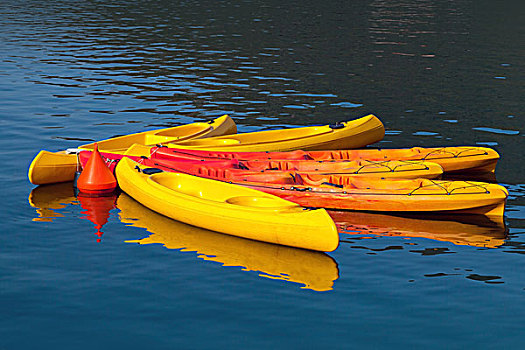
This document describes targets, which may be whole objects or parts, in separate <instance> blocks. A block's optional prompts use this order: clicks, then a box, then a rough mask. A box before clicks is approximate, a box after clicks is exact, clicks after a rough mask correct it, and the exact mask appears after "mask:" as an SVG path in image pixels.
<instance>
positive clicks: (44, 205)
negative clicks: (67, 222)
mask: <svg viewBox="0 0 525 350" xmlns="http://www.w3.org/2000/svg"><path fill="white" fill-rule="evenodd" d="M29 204H30V205H31V206H32V207H33V208H35V210H36V213H37V216H36V217H35V218H33V221H46V222H51V221H53V220H54V219H56V218H61V217H64V215H63V214H61V213H60V212H58V211H57V210H58V209H64V208H65V207H66V206H67V205H68V204H75V205H76V204H79V202H78V200H77V198H76V197H75V192H74V190H73V183H72V182H63V183H57V184H52V185H44V186H38V187H36V188H34V189H33V190H32V191H31V193H30V194H29Z"/></svg>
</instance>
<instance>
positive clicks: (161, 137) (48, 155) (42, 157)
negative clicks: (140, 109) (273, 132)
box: [28, 115, 237, 185]
mask: <svg viewBox="0 0 525 350" xmlns="http://www.w3.org/2000/svg"><path fill="white" fill-rule="evenodd" d="M235 132H237V127H236V125H235V123H234V121H233V120H232V119H231V118H230V117H228V116H227V115H225V116H222V117H219V118H217V119H215V120H212V121H210V122H208V123H193V124H188V125H182V126H176V127H173V128H165V129H157V130H152V131H145V132H141V133H137V134H131V135H126V136H121V137H116V138H112V139H107V140H102V141H99V142H97V144H98V146H99V150H101V151H104V152H116V153H119V152H123V151H125V150H126V149H127V148H128V147H130V146H131V145H133V144H136V143H138V144H142V145H145V146H154V145H156V144H165V143H168V142H177V141H178V140H186V139H189V138H201V137H211V136H218V135H227V134H230V133H235ZM93 146H94V143H90V144H86V145H82V146H80V147H79V148H80V149H87V150H92V149H93ZM77 164H78V160H77V155H76V154H68V153H66V151H60V152H49V151H46V150H42V151H40V152H39V153H38V154H37V155H36V156H35V158H34V159H33V161H32V162H31V165H30V166H29V171H28V178H29V181H31V183H32V184H34V185H43V184H50V183H57V182H67V181H73V179H74V177H75V172H76V171H77Z"/></svg>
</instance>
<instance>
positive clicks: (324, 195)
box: [28, 115, 508, 251]
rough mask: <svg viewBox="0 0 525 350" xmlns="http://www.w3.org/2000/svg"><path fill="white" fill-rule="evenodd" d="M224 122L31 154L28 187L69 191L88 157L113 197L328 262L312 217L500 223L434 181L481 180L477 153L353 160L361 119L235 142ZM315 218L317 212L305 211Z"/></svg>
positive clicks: (331, 229)
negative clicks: (383, 215)
mask: <svg viewBox="0 0 525 350" xmlns="http://www.w3.org/2000/svg"><path fill="white" fill-rule="evenodd" d="M236 132H237V130H236V126H235V123H234V122H233V120H232V119H231V118H229V117H228V116H222V117H220V118H217V119H215V120H212V121H210V122H208V123H194V124H188V125H183V126H178V127H173V128H167V129H160V130H153V131H147V132H142V133H138V134H131V135H126V136H121V137H115V138H111V139H108V140H103V141H99V142H97V143H92V144H86V145H82V146H80V147H79V148H78V149H70V150H67V151H63V152H56V153H53V152H48V151H41V152H40V153H39V154H38V155H37V156H36V157H35V159H34V160H33V162H32V164H31V166H30V168H29V174H28V175H29V179H30V181H31V182H32V183H33V184H37V185H41V184H47V183H55V182H65V181H72V180H73V179H74V177H75V172H77V171H78V170H80V169H82V167H84V166H86V164H87V162H88V160H89V159H90V158H91V157H92V153H93V150H96V151H95V153H97V154H98V152H99V151H100V154H101V156H102V158H103V159H104V161H105V163H106V165H107V166H108V167H109V169H110V170H111V171H112V172H113V173H114V174H115V176H116V180H117V182H118V185H119V187H120V188H121V189H122V190H123V191H124V192H126V193H127V194H128V195H130V196H131V197H133V198H134V199H135V200H137V201H138V202H140V203H141V204H143V205H144V206H146V207H148V208H150V209H152V210H154V211H157V212H159V213H161V214H163V215H165V216H168V217H170V218H173V219H176V220H179V221H182V222H185V223H188V224H191V225H194V226H199V227H203V228H206V229H210V230H213V231H218V232H222V233H227V234H231V235H236V236H241V237H244V238H250V239H255V240H260V241H265V242H270V243H278V244H283V245H288V246H293V247H299V248H305V249H311V250H320V251H333V250H335V249H336V248H337V246H338V244H339V237H338V233H337V229H336V227H335V225H334V223H333V220H332V219H331V218H330V216H329V215H328V213H327V212H326V211H325V210H324V209H336V210H357V211H378V212H397V213H404V212H427V213H428V212H432V213H434V212H436V213H447V214H452V213H453V214H481V215H487V216H499V217H501V216H503V211H504V206H505V200H506V198H507V195H508V192H507V190H506V189H505V188H504V187H502V186H500V185H497V184H492V183H484V182H477V181H447V180H440V178H441V176H442V174H443V173H451V174H463V175H465V174H467V175H475V174H481V173H493V172H494V171H495V167H496V163H497V161H498V159H499V155H498V153H497V152H496V151H494V150H492V149H490V148H484V147H440V148H420V147H416V148H410V149H356V148H361V147H365V146H366V145H369V144H372V143H374V142H377V141H379V140H381V139H382V138H383V136H384V126H383V124H382V123H381V121H380V120H379V119H378V118H377V117H375V116H373V115H368V116H365V117H362V118H359V119H356V120H353V121H348V122H340V123H336V124H333V125H325V126H312V127H304V128H293V129H283V130H270V131H261V132H253V133H244V134H236ZM314 208H317V209H314Z"/></svg>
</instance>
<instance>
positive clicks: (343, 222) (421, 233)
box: [329, 211, 507, 248]
mask: <svg viewBox="0 0 525 350" xmlns="http://www.w3.org/2000/svg"><path fill="white" fill-rule="evenodd" d="M329 214H330V216H331V217H332V219H334V221H335V222H336V224H337V227H338V230H339V232H344V233H347V234H360V235H362V234H373V235H380V236H399V237H419V238H428V239H432V240H436V241H444V242H450V243H453V244H456V245H468V246H474V247H486V248H497V247H499V246H501V245H502V244H504V243H505V239H506V236H507V228H506V227H505V223H504V222H503V219H499V218H498V219H494V220H492V219H489V218H488V217H486V216H481V215H471V216H468V215H463V216H458V215H456V216H443V215H420V216H417V217H416V216H412V217H402V216H393V215H382V214H372V213H363V212H349V211H329Z"/></svg>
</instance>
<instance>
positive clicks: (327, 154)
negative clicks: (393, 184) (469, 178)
mask: <svg viewBox="0 0 525 350" xmlns="http://www.w3.org/2000/svg"><path fill="white" fill-rule="evenodd" d="M151 153H156V154H157V157H172V156H177V157H179V158H181V157H185V158H203V159H216V158H227V159H231V158H234V159H239V160H314V161H324V162H330V161H356V160H369V161H391V160H404V161H407V160H410V161H426V162H433V163H437V164H439V165H440V166H441V167H442V168H443V171H444V172H446V173H461V172H468V173H484V172H494V171H495V169H496V164H497V162H498V159H499V154H498V153H497V152H496V151H495V150H493V149H491V148H487V147H470V146H458V147H436V148H423V147H414V148H401V149H359V150H333V151H301V150H298V151H291V152H218V151H204V150H191V149H177V148H167V147H166V148H164V147H162V148H157V147H153V148H152V149H151Z"/></svg>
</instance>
